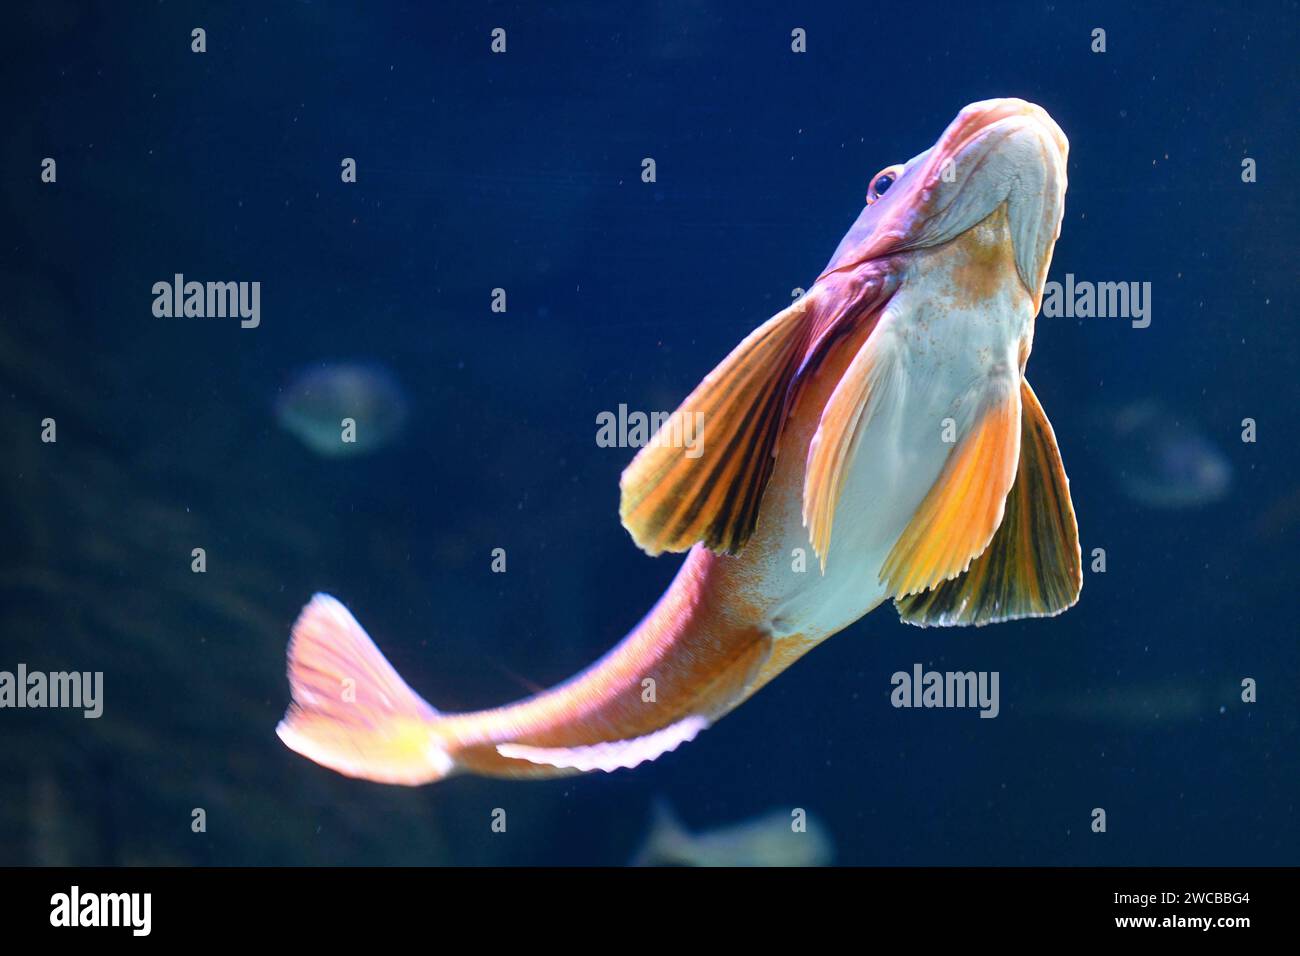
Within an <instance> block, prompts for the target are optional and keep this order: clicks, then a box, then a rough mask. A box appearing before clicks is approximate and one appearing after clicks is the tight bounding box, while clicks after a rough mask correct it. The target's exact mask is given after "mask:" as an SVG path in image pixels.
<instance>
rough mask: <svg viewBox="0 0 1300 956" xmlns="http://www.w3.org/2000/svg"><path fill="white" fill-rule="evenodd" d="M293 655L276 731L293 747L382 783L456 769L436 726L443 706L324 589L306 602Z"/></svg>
mask: <svg viewBox="0 0 1300 956" xmlns="http://www.w3.org/2000/svg"><path fill="white" fill-rule="evenodd" d="M288 656H289V664H288V670H289V687H290V689H291V690H292V692H293V703H292V704H290V706H289V710H288V711H287V712H286V713H285V715H284V720H282V721H280V725H279V726H278V727H276V731H275V732H276V733H277V734H279V736H280V739H281V740H283V741H284V743H285V745H286V746H288V747H289V749H291V750H294V751H297V752H298V753H300V754H302V755H303V756H304V757H306V758H308V759H309V760H314V761H315V762H316V763H318V764H320V765H321V766H324V767H329V768H330V769H331V770H337V771H338V772H339V773H341V774H345V775H346V776H349V777H360V778H362V779H364V780H374V781H376V782H378V783H397V784H406V785H409V786H414V785H417V784H422V783H431V782H433V781H435V780H440V779H442V778H443V777H445V776H447V774H448V773H449V772H451V770H452V768H453V765H454V762H453V760H452V758H451V756H450V755H449V754H448V753H447V752H446V750H444V749H443V748H442V747H440V746H439V745H438V741H437V738H436V737H435V735H434V734H433V732H432V729H431V726H432V723H433V721H434V720H436V719H437V717H438V712H437V711H436V710H434V709H433V708H432V707H430V706H429V705H428V704H427V703H426V702H425V701H424V700H423V699H422V698H421V697H420V696H419V695H418V694H417V693H415V691H413V690H411V688H409V687H407V686H406V682H405V681H403V680H402V678H401V677H399V676H398V674H397V671H395V670H393V667H392V665H391V664H389V663H388V661H387V660H385V659H384V655H383V654H381V653H380V652H379V648H377V647H375V643H374V641H372V640H371V639H370V636H369V635H368V634H366V632H365V630H364V629H363V628H362V627H361V625H360V624H358V623H357V621H356V619H355V618H354V617H353V616H352V615H351V614H350V613H348V609H347V608H345V607H344V606H343V605H342V604H340V603H339V602H338V601H336V600H335V599H334V598H332V597H330V596H329V595H328V594H317V595H316V596H315V597H313V598H312V599H311V602H310V603H309V604H308V605H307V606H306V607H305V608H303V610H302V613H301V614H300V615H299V616H298V620H297V622H296V623H295V624H294V626H293V636H292V637H291V638H290V640H289V655H288Z"/></svg>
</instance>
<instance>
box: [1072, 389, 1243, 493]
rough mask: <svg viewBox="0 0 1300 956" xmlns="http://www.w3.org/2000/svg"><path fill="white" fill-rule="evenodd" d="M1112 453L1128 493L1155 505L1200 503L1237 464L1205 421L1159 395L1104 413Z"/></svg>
mask: <svg viewBox="0 0 1300 956" xmlns="http://www.w3.org/2000/svg"><path fill="white" fill-rule="evenodd" d="M1098 425H1099V426H1100V428H1101V430H1102V431H1104V432H1105V436H1106V442H1105V444H1106V446H1107V451H1108V454H1107V457H1108V459H1109V461H1110V462H1111V470H1112V472H1113V473H1114V477H1115V480H1116V482H1117V483H1118V484H1119V487H1120V489H1121V490H1122V491H1123V492H1124V494H1125V495H1126V496H1127V497H1128V498H1130V499H1132V500H1133V501H1135V502H1137V503H1138V504H1141V505H1145V506H1147V507H1149V508H1170V509H1174V508H1200V507H1203V506H1204V505H1208V504H1211V503H1212V502H1215V501H1218V500H1219V499H1221V498H1222V497H1223V496H1224V495H1226V494H1227V492H1228V488H1229V486H1230V485H1231V484H1232V465H1231V463H1230V462H1229V461H1228V459H1227V457H1226V456H1225V455H1224V454H1223V452H1222V451H1220V450H1219V448H1218V447H1217V446H1216V445H1215V444H1214V443H1213V442H1212V441H1211V440H1210V439H1208V438H1207V437H1206V436H1205V435H1204V434H1203V433H1202V431H1201V430H1200V428H1199V426H1198V425H1197V424H1196V423H1195V422H1193V421H1191V420H1190V419H1188V418H1185V417H1180V416H1178V415H1175V414H1174V413H1173V412H1171V411H1170V410H1169V409H1168V408H1166V407H1165V406H1164V405H1163V404H1162V403H1161V402H1159V401H1157V400H1155V399H1142V400H1140V401H1135V402H1132V403H1130V404H1128V405H1124V406H1122V407H1121V408H1119V409H1118V410H1116V411H1107V412H1104V413H1102V414H1101V415H1100V416H1099V417H1098Z"/></svg>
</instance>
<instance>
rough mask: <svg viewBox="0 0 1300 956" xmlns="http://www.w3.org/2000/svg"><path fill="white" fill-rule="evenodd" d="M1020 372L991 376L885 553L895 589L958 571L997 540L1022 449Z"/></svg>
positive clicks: (924, 584)
mask: <svg viewBox="0 0 1300 956" xmlns="http://www.w3.org/2000/svg"><path fill="white" fill-rule="evenodd" d="M1018 379H1019V376H1018V375H1017V376H1016V378H1015V379H1012V378H1010V377H999V378H994V379H990V380H989V381H988V382H987V384H986V385H985V387H984V390H983V394H982V397H980V398H979V399H978V400H979V402H980V404H979V405H978V406H977V408H978V410H977V412H976V415H975V419H974V421H973V422H972V423H971V425H970V427H969V428H968V430H967V431H966V433H965V435H964V436H963V437H962V438H961V439H960V441H959V442H958V444H957V445H956V447H955V448H954V449H953V451H952V453H951V454H950V455H949V456H948V460H947V462H946V464H945V465H944V468H943V471H942V472H941V473H940V475H939V479H938V480H937V481H936V482H935V483H934V486H933V487H932V488H931V489H930V491H929V493H928V494H927V495H926V496H925V499H924V500H923V501H922V502H921V506H920V507H919V508H918V509H917V511H916V514H915V515H913V516H912V520H911V521H910V522H909V523H908V525H907V527H906V528H904V529H903V533H902V534H901V535H900V536H899V539H898V541H897V542H896V543H895V544H894V547H893V549H892V550H891V551H890V552H889V556H888V557H887V558H886V559H885V563H884V565H883V567H882V568H881V571H880V579H881V581H883V582H885V583H886V585H887V586H888V588H889V591H890V593H891V594H893V595H894V596H895V597H905V596H907V595H909V594H915V593H917V592H919V591H924V590H926V589H928V588H932V587H934V586H936V585H937V584H940V583H941V582H943V581H946V580H948V579H949V578H953V577H956V576H957V575H959V574H961V573H962V572H964V571H965V570H966V569H967V568H968V567H969V566H970V563H971V561H972V559H974V558H975V557H976V556H977V555H979V554H981V553H982V552H983V551H984V549H985V548H987V547H988V546H989V542H990V541H991V540H992V538H993V535H994V532H996V531H997V529H998V526H999V525H1000V524H1001V522H1002V514H1003V506H1004V504H1005V502H1006V498H1007V493H1008V492H1009V491H1010V490H1011V485H1012V482H1013V481H1014V480H1015V477H1016V463H1017V459H1018V458H1019V455H1020V390H1019V388H1018V387H1017V381H1018Z"/></svg>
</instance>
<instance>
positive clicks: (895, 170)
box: [867, 166, 903, 206]
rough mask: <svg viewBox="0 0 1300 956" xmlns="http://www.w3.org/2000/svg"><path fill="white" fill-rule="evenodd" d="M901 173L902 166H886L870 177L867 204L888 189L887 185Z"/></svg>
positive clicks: (894, 180) (890, 184)
mask: <svg viewBox="0 0 1300 956" xmlns="http://www.w3.org/2000/svg"><path fill="white" fill-rule="evenodd" d="M902 173H903V167H902V166H887V167H885V168H884V169H882V170H881V171H880V172H878V173H876V175H875V176H873V177H872V178H871V188H870V189H869V190H868V192H867V205H868V206H870V205H871V204H872V203H873V202H875V201H876V200H877V199H879V198H880V197H881V196H883V195H884V194H885V193H886V192H888V191H889V187H890V186H892V185H894V183H895V182H896V181H897V180H898V177H899V176H901V175H902Z"/></svg>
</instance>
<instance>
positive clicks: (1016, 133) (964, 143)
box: [822, 98, 1069, 312]
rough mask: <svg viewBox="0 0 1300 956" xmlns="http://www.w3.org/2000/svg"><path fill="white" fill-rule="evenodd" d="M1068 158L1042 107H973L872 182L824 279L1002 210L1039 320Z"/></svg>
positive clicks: (947, 235) (930, 242)
mask: <svg viewBox="0 0 1300 956" xmlns="http://www.w3.org/2000/svg"><path fill="white" fill-rule="evenodd" d="M1068 152H1069V141H1068V140H1067V139H1066V138H1065V134H1064V133H1062V132H1061V128H1060V127H1059V126H1057V125H1056V123H1055V121H1054V120H1053V119H1052V118H1051V117H1050V116H1049V115H1048V114H1047V111H1046V110H1044V109H1043V108H1042V107H1041V106H1036V105H1035V104H1033V103H1028V102H1026V101H1025V100H1020V99H1014V98H1009V99H995V100H983V101H981V102H979V103H972V104H971V105H969V106H967V107H966V108H965V109H963V110H962V111H961V112H960V113H958V114H957V117H956V119H954V120H953V121H952V122H951V123H950V124H949V125H948V128H947V129H946V130H944V132H943V135H942V136H940V137H939V140H938V142H936V143H935V144H934V145H933V146H932V147H930V148H929V149H927V150H926V151H925V152H923V153H921V154H919V155H917V156H914V157H913V158H912V159H910V160H908V161H907V162H906V163H900V164H898V165H895V166H889V167H886V168H885V169H883V170H881V171H880V172H879V173H877V174H876V175H875V176H874V177H873V178H872V180H871V185H870V191H869V192H868V194H867V206H866V208H865V209H863V211H862V213H861V214H860V215H859V216H858V219H857V221H856V222H855V223H854V224H853V227H852V228H851V229H850V230H849V232H848V233H847V234H846V235H845V237H844V239H843V240H842V241H841V242H840V245H839V247H838V248H837V249H836V250H835V254H834V255H833V256H832V257H831V261H830V263H829V264H828V265H827V267H826V269H825V270H824V271H823V273H822V278H825V277H827V276H829V275H831V274H832V273H838V272H845V271H851V270H854V269H857V268H858V267H860V266H862V265H864V264H867V263H873V262H881V261H882V260H886V259H888V258H890V257H897V256H901V255H905V254H906V253H908V252H912V251H915V250H920V249H927V248H933V247H935V246H940V245H943V244H944V243H947V242H951V241H952V240H953V239H956V238H957V237H959V236H962V235H963V234H965V233H966V232H967V231H968V230H970V229H972V228H973V227H975V226H977V225H978V224H980V223H981V222H983V221H984V220H985V219H987V218H988V217H989V216H990V215H992V214H993V213H994V212H995V211H997V210H998V208H999V207H1001V206H1003V204H1005V207H1006V216H1007V236H1008V241H1009V242H1010V243H1011V244H1012V247H1013V248H1012V250H1011V252H1012V257H1013V259H1014V262H1015V266H1016V271H1017V273H1018V274H1019V277H1020V281H1021V282H1022V283H1023V284H1024V286H1025V289H1026V291H1027V292H1028V294H1029V296H1030V297H1031V298H1032V300H1033V302H1034V311H1035V312H1036V311H1037V309H1038V305H1039V303H1040V302H1041V300H1042V289H1043V282H1044V281H1045V280H1046V278H1047V269H1048V266H1049V264H1050V263H1051V258H1052V249H1053V247H1054V246H1055V244H1056V239H1057V237H1058V236H1059V235H1060V231H1061V216H1062V214H1063V213H1064V209H1065V186H1066V175H1065V167H1066V158H1067V156H1068Z"/></svg>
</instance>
